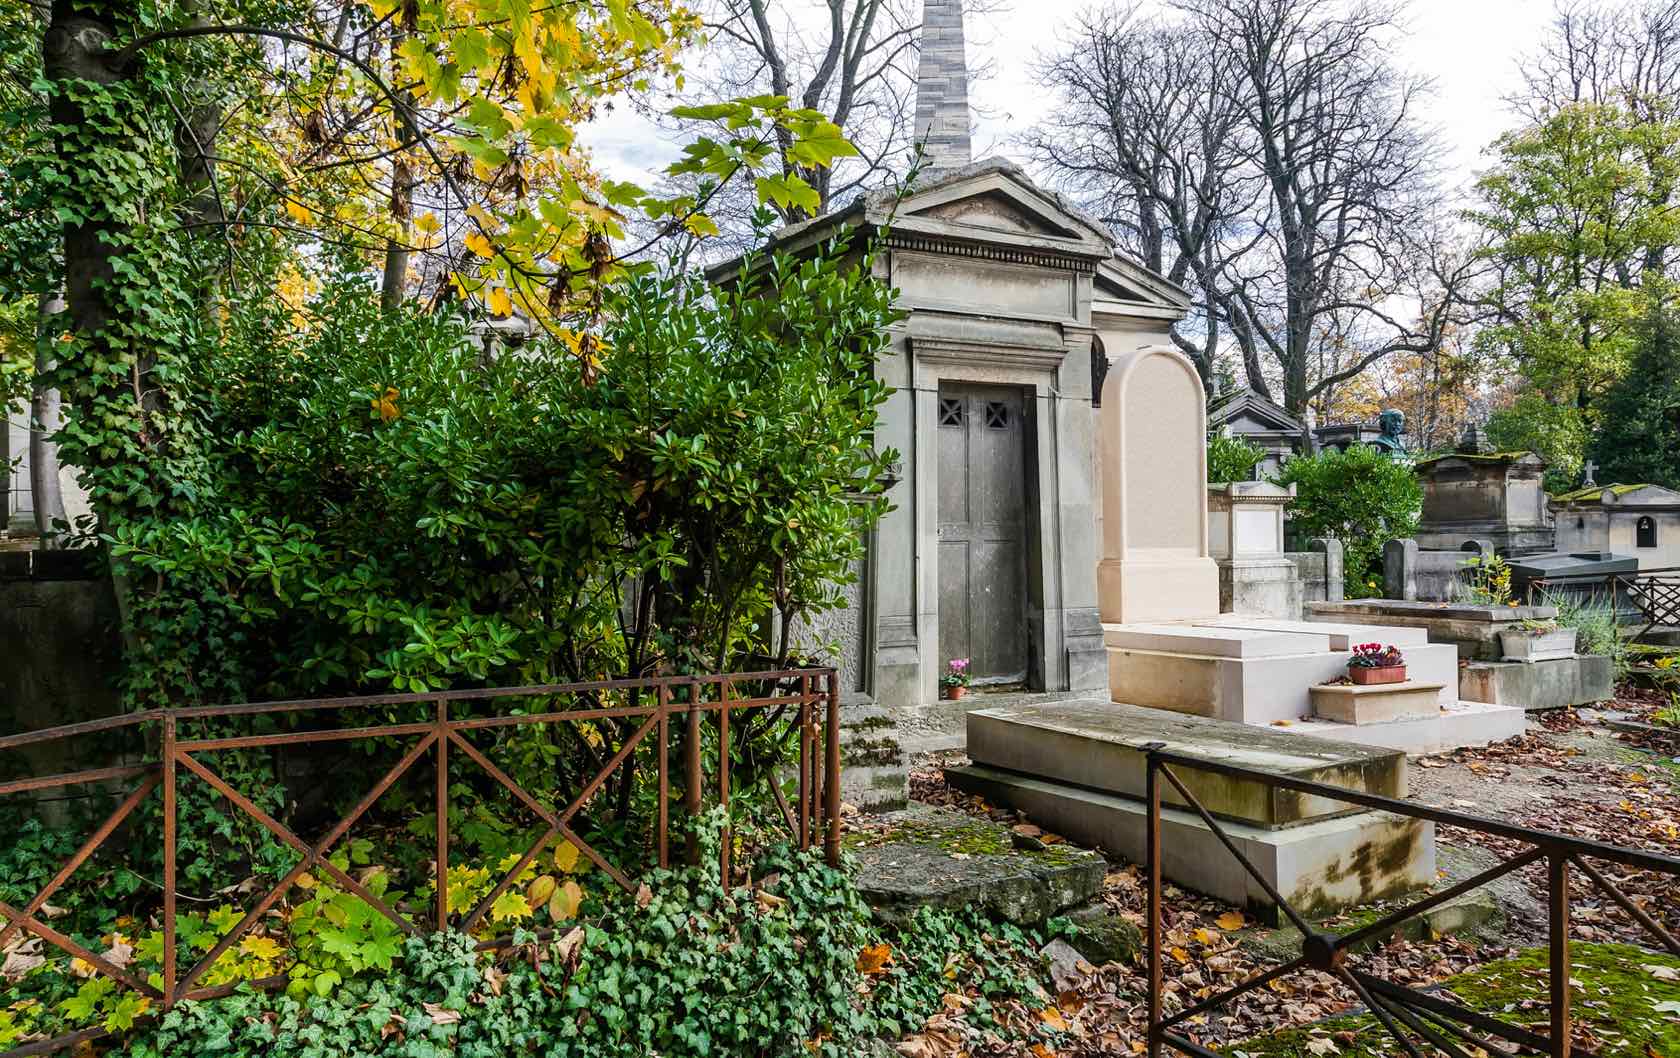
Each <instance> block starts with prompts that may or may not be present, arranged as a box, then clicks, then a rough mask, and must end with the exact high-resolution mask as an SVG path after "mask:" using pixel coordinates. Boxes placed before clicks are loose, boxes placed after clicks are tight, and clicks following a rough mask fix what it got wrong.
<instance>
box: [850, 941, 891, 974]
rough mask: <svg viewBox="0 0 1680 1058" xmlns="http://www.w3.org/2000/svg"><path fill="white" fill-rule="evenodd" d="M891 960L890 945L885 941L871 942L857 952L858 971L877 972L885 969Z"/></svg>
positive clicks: (865, 972)
mask: <svg viewBox="0 0 1680 1058" xmlns="http://www.w3.org/2000/svg"><path fill="white" fill-rule="evenodd" d="M890 962H892V945H891V944H888V943H886V942H885V941H883V942H881V943H880V944H871V945H869V946H868V947H866V948H864V949H863V950H862V951H860V952H858V957H857V968H858V973H864V974H878V973H882V972H884V971H885V970H886V968H887V964H888V963H890Z"/></svg>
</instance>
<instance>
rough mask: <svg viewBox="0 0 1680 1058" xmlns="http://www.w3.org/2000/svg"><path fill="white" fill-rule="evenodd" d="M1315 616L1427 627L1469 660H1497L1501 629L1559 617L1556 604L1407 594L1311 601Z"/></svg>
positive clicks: (1338, 621) (1433, 639) (1342, 621)
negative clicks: (1492, 602) (1432, 598)
mask: <svg viewBox="0 0 1680 1058" xmlns="http://www.w3.org/2000/svg"><path fill="white" fill-rule="evenodd" d="M1306 610H1307V619H1308V620H1309V621H1314V622H1318V621H1324V622H1330V623H1336V624H1345V623H1348V622H1360V621H1369V622H1371V623H1374V624H1384V625H1403V626H1410V627H1413V628H1423V629H1427V630H1428V632H1429V639H1430V642H1432V643H1452V644H1454V645H1455V646H1457V647H1458V656H1459V657H1460V658H1464V659H1468V660H1476V659H1484V660H1488V661H1497V660H1498V659H1499V656H1500V655H1501V654H1502V653H1503V651H1502V649H1501V648H1500V645H1499V633H1500V632H1502V631H1505V630H1506V629H1510V628H1515V627H1516V626H1517V624H1518V623H1519V622H1521V621H1525V620H1536V621H1545V620H1550V619H1553V618H1555V617H1557V607H1555V606H1473V605H1470V604H1466V603H1444V602H1418V601H1415V600H1414V601H1408V600H1404V599H1352V600H1348V601H1346V602H1336V603H1331V602H1317V603H1309V604H1308V605H1307V607H1306Z"/></svg>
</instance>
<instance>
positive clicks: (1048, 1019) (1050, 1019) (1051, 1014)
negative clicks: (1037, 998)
mask: <svg viewBox="0 0 1680 1058" xmlns="http://www.w3.org/2000/svg"><path fill="white" fill-rule="evenodd" d="M1038 1017H1039V1020H1040V1021H1042V1022H1044V1023H1045V1024H1046V1025H1048V1026H1050V1027H1051V1028H1052V1029H1055V1030H1056V1031H1057V1032H1066V1031H1067V1030H1068V1023H1067V1019H1066V1018H1064V1017H1062V1012H1061V1011H1060V1010H1057V1009H1056V1008H1055V1007H1045V1008H1044V1009H1043V1010H1041V1011H1039V1012H1038Z"/></svg>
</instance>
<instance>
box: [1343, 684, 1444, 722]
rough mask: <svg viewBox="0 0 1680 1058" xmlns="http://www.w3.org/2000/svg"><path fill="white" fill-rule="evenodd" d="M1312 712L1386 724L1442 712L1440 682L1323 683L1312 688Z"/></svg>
mask: <svg viewBox="0 0 1680 1058" xmlns="http://www.w3.org/2000/svg"><path fill="white" fill-rule="evenodd" d="M1311 693H1312V706H1313V715H1314V716H1317V717H1320V718H1322V719H1325V720H1334V721H1336V722H1337V723H1339V724H1385V723H1388V722H1389V721H1390V720H1419V719H1422V718H1424V717H1431V716H1440V715H1441V703H1440V694H1441V684H1439V683H1419V682H1418V681H1416V680H1407V681H1406V682H1404V683H1379V684H1369V685H1366V686H1360V685H1359V684H1357V683H1346V684H1324V685H1321V686H1318V687H1314V688H1313V689H1312V692H1311Z"/></svg>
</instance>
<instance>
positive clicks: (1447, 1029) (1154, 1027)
mask: <svg viewBox="0 0 1680 1058" xmlns="http://www.w3.org/2000/svg"><path fill="white" fill-rule="evenodd" d="M1144 748H1145V749H1146V750H1147V753H1146V761H1147V763H1146V779H1145V794H1144V796H1145V798H1146V801H1147V806H1148V808H1147V823H1146V835H1145V841H1146V843H1147V844H1146V855H1147V858H1148V863H1147V865H1146V867H1147V874H1148V883H1147V887H1148V893H1147V908H1146V915H1145V917H1146V920H1147V921H1146V937H1145V947H1146V954H1147V959H1148V977H1149V1030H1148V1044H1149V1058H1159V1056H1160V1054H1161V1051H1162V1048H1163V1047H1170V1048H1172V1049H1173V1050H1175V1051H1177V1052H1179V1053H1181V1054H1188V1055H1192V1056H1194V1058H1219V1056H1218V1054H1217V1052H1215V1051H1213V1050H1210V1049H1209V1048H1207V1047H1205V1046H1202V1045H1201V1044H1199V1043H1197V1042H1195V1041H1194V1040H1191V1039H1189V1038H1188V1037H1186V1036H1185V1035H1184V1034H1183V1033H1182V1032H1181V1031H1178V1030H1179V1026H1181V1025H1183V1024H1184V1023H1186V1022H1187V1021H1189V1020H1190V1019H1192V1018H1195V1017H1197V1016H1200V1015H1204V1014H1207V1013H1209V1012H1210V1011H1213V1010H1215V1009H1217V1008H1219V1007H1221V1006H1223V1005H1225V1004H1226V1003H1228V1002H1230V1001H1231V1000H1233V999H1236V998H1238V997H1239V996H1242V995H1243V994H1245V993H1247V992H1251V991H1253V990H1254V989H1257V988H1264V987H1266V986H1267V985H1270V984H1271V983H1272V982H1274V981H1277V980H1279V979H1281V978H1284V977H1286V976H1288V975H1289V974H1292V973H1296V972H1297V971H1300V970H1305V969H1312V970H1318V971H1321V972H1323V973H1327V974H1331V975H1333V976H1334V977H1336V978H1337V979H1338V980H1339V981H1341V983H1342V984H1344V985H1346V986H1347V987H1348V988H1349V989H1350V990H1351V991H1352V992H1353V993H1354V994H1355V995H1357V996H1358V997H1359V1000H1360V1002H1361V1003H1363V1004H1364V1007H1365V1009H1367V1010H1369V1011H1370V1013H1371V1014H1372V1016H1373V1017H1375V1018H1376V1020H1377V1021H1378V1022H1379V1023H1380V1024H1381V1025H1382V1027H1383V1029H1384V1030H1386V1031H1387V1033H1388V1034H1389V1035H1390V1036H1392V1037H1393V1038H1394V1039H1395V1040H1397V1041H1398V1042H1399V1043H1400V1045H1401V1047H1402V1048H1404V1050H1405V1052H1406V1053H1407V1054H1408V1055H1410V1056H1411V1058H1424V1056H1425V1055H1426V1054H1441V1055H1446V1056H1447V1058H1472V1056H1476V1055H1502V1054H1510V1053H1512V1052H1511V1051H1509V1050H1506V1049H1505V1048H1503V1047H1500V1046H1498V1045H1496V1044H1495V1043H1493V1040H1494V1039H1498V1040H1502V1041H1505V1042H1506V1043H1508V1044H1512V1045H1515V1047H1516V1048H1517V1050H1518V1051H1520V1052H1529V1053H1535V1054H1543V1055H1549V1056H1551V1058H1571V1056H1581V1058H1586V1056H1588V1055H1589V1054H1590V1053H1591V1052H1589V1051H1587V1050H1585V1049H1581V1048H1574V1047H1572V1043H1571V1032H1572V1029H1571V1016H1570V995H1569V965H1570V962H1569V958H1570V957H1569V913H1570V883H1571V869H1572V868H1573V869H1574V870H1576V871H1579V872H1580V874H1581V875H1583V876H1585V878H1586V879H1587V880H1588V881H1590V882H1591V883H1592V884H1593V885H1594V886H1596V887H1597V888H1598V889H1599V890H1601V891H1602V892H1603V893H1604V894H1605V895H1606V896H1608V897H1609V898H1610V899H1611V900H1612V901H1613V902H1614V903H1615V904H1616V905H1617V906H1618V907H1620V908H1621V909H1622V910H1623V911H1625V912H1627V914H1628V915H1629V916H1630V917H1632V918H1633V920H1634V921H1635V922H1637V923H1638V924H1639V925H1640V926H1641V927H1643V929H1644V930H1645V931H1646V932H1647V933H1648V934H1649V935H1650V936H1651V937H1652V939H1654V940H1655V941H1656V942H1657V943H1659V944H1660V945H1662V947H1664V948H1666V949H1667V950H1668V951H1670V952H1671V953H1673V954H1675V955H1680V939H1676V938H1675V936H1674V935H1673V934H1672V933H1670V932H1669V931H1668V930H1667V929H1665V928H1664V927H1663V926H1662V925H1661V924H1660V923H1658V922H1657V921H1656V919H1655V918H1654V917H1652V916H1651V915H1650V914H1649V913H1648V912H1647V911H1646V910H1645V909H1644V908H1641V907H1640V906H1639V905H1638V904H1636V903H1634V902H1633V901H1632V900H1631V899H1629V898H1628V896H1627V894H1625V893H1623V892H1622V891H1621V890H1620V889H1619V888H1617V886H1616V885H1615V883H1614V882H1612V881H1611V880H1610V879H1609V878H1608V877H1606V876H1605V874H1604V872H1603V871H1601V870H1600V869H1599V868H1597V867H1595V866H1594V865H1593V861H1599V862H1603V863H1613V864H1617V865H1619V866H1622V867H1629V868H1633V869H1635V870H1644V871H1654V872H1657V873H1659V874H1663V875H1666V876H1669V877H1672V878H1674V879H1676V881H1680V859H1676V858H1674V857H1670V856H1663V855H1659V854H1656V853H1651V852H1645V851H1642V850H1639V849H1629V848H1622V847H1620V846H1617V845H1608V844H1605V843H1603V842H1597V841H1586V840H1583V839H1581V838H1574V837H1570V836H1568V835H1566V834H1555V833H1552V832H1549V831H1544V830H1534V829H1532V828H1529V827H1521V826H1516V825H1513V824H1510V823H1504V822H1500V821H1499V820H1494V819H1485V818H1482V817H1480V816H1473V815H1467V814H1465V813H1463V812H1453V811H1449V810H1446V809H1440V808H1433V807H1430V806H1428V805H1419V804H1414V803H1412V802H1410V801H1400V800H1396V799H1394V798H1391V797H1383V796H1380V795H1376V794H1368V793H1361V792H1357V791H1353V790H1348V789H1344V788H1342V787H1339V786H1330V785H1327V784H1325V783H1319V782H1312V781H1310V780H1304V779H1296V778H1291V777H1287V776H1283V775H1277V774H1273V773H1271V772H1264V771H1257V770H1255V769H1253V768H1245V767H1241V766H1238V765H1232V764H1224V763H1220V762H1216V761H1209V760H1205V759H1201V758H1195V757H1187V756H1183V755H1180V754H1176V753H1172V752H1169V751H1167V750H1166V749H1165V743H1160V742H1156V743H1151V744H1149V745H1148V746H1146V747H1144ZM1175 766H1176V767H1180V768H1184V769H1187V770H1194V771H1197V772H1204V773H1209V774H1214V775H1222V776H1226V777H1228V778H1233V779H1240V780H1244V781H1250V782H1258V783H1262V784H1264V785H1265V786H1267V787H1268V788H1271V789H1279V790H1291V791H1294V792H1296V793H1300V794H1306V795H1309V796H1313V797H1322V798H1326V799H1328V800H1332V801H1339V802H1342V803H1344V804H1349V805H1357V806H1359V807H1362V808H1373V809H1377V810H1379V811H1383V812H1389V813H1393V814H1394V815H1399V816H1406V817H1409V818H1412V819H1420V820H1425V821H1427V822H1431V823H1438V824H1445V825H1449V826H1455V827H1462V828H1464V829H1466V830H1473V831H1479V832H1481V833H1484V834H1489V835H1494V836H1497V837H1502V838H1508V839H1513V840H1515V841H1517V842H1521V843H1522V844H1524V845H1526V846H1528V847H1527V848H1526V849H1525V850H1523V851H1522V852H1520V853H1518V854H1516V855H1514V856H1512V857H1511V858H1509V859H1507V860H1505V861H1504V862H1502V863H1499V864H1497V865H1495V866H1493V867H1490V868H1488V869H1487V870H1485V871H1482V872H1481V873H1479V874H1477V875H1475V876H1474V877H1472V878H1467V879H1465V880H1464V881H1462V882H1459V883H1457V884H1455V885H1452V886H1449V887H1448V888H1446V889H1442V890H1439V891H1437V892H1434V893H1431V894H1430V895H1428V896H1425V897H1422V898H1420V899H1418V900H1417V901H1415V902H1414V903H1411V904H1408V905H1407V906H1405V907H1401V908H1399V909H1397V910H1395V911H1393V912H1392V913H1390V914H1387V915H1384V916H1383V917H1382V918H1381V919H1379V920H1377V921H1376V922H1372V923H1370V924H1368V925H1365V926H1361V927H1359V928H1358V929H1354V930H1352V931H1350V932H1347V933H1342V934H1337V933H1331V932H1327V931H1324V930H1321V929H1318V928H1315V927H1314V926H1313V924H1312V923H1310V922H1308V921H1307V920H1306V919H1305V918H1304V917H1303V916H1302V915H1301V914H1300V913H1299V912H1298V911H1296V910H1295V908H1293V907H1292V906H1290V904H1289V901H1287V900H1286V899H1284V897H1283V896H1282V895H1281V894H1280V893H1278V891H1277V889H1276V887H1275V886H1273V885H1272V884H1271V882H1269V881H1268V880H1267V879H1266V876H1265V875H1264V874H1263V873H1262V872H1261V871H1259V870H1258V869H1256V868H1255V866H1254V864H1253V863H1252V862H1251V861H1250V860H1249V858H1248V857H1247V856H1245V855H1243V853H1242V850H1241V849H1240V848H1239V847H1238V846H1237V844H1236V843H1235V842H1234V841H1233V840H1232V838H1231V836H1230V835H1229V834H1228V833H1227V832H1226V830H1225V828H1224V827H1223V826H1221V825H1220V823H1219V821H1218V820H1217V819H1215V818H1214V816H1213V815H1212V814H1211V813H1210V812H1208V810H1207V809H1206V808H1205V807H1204V806H1203V805H1202V803H1201V801H1199V800H1197V798H1196V796H1195V795H1194V794H1192V793H1191V792H1190V790H1189V789H1187V788H1186V786H1185V784H1184V783H1183V782H1182V781H1181V780H1180V779H1179V777H1178V776H1177V775H1175V774H1174V773H1173V768H1174V767H1175ZM1163 780H1164V782H1165V784H1166V785H1168V786H1171V787H1172V789H1173V790H1175V791H1176V792H1177V793H1178V795H1179V796H1180V797H1182V798H1183V800H1184V803H1185V804H1186V805H1187V806H1188V807H1189V808H1190V809H1191V810H1192V811H1194V812H1195V813H1196V815H1197V816H1199V817H1200V818H1201V820H1202V822H1204V823H1206V824H1207V826H1208V827H1209V829H1211V830H1212V832H1213V834H1214V836H1215V837H1216V838H1218V839H1219V842H1220V844H1222V845H1223V846H1224V847H1225V849H1226V850H1227V851H1228V852H1230V854H1231V855H1232V856H1234V857H1236V860H1237V862H1238V863H1239V864H1240V865H1241V866H1242V868H1243V870H1245V871H1246V872H1247V873H1248V875H1249V876H1250V877H1252V878H1253V879H1254V880H1255V882H1256V883H1257V884H1258V885H1259V886H1260V888H1261V889H1262V890H1263V891H1264V892H1265V893H1266V895H1267V896H1268V897H1269V898H1270V899H1271V901H1272V903H1274V904H1275V905H1276V906H1277V908H1278V910H1279V911H1280V912H1282V914H1283V916H1284V917H1285V918H1286V919H1287V920H1288V921H1289V923H1290V924H1291V925H1293V926H1294V927H1295V928H1296V929H1298V930H1299V931H1300V933H1301V938H1302V939H1301V954H1300V955H1299V956H1297V957H1295V958H1294V959H1291V960H1290V961H1288V962H1286V963H1283V964H1281V965H1278V966H1275V967H1272V968H1271V969H1269V970H1266V971H1263V972H1261V973H1258V974H1255V975H1254V976H1252V977H1250V978H1248V979H1247V980H1245V981H1242V982H1240V983H1238V984H1236V985H1233V986H1231V987H1230V988H1226V989H1224V990H1222V991H1220V992H1218V993H1216V994H1215V995H1212V996H1209V997H1207V998H1206V999H1203V1000H1201V1001H1200V1002H1197V1003H1195V1004H1192V1005H1191V1006H1188V1007H1185V1008H1184V1009H1183V1010H1180V1011H1178V1012H1176V1013H1174V1014H1172V1015H1171V1016H1167V1015H1166V1014H1165V1012H1164V1010H1163V1002H1164V997H1165V994H1164V991H1163V987H1162V985H1163V980H1162V935H1163V929H1162V914H1161V912H1162V903H1161V886H1162V878H1161V795H1162V790H1163ZM1538 863H1544V864H1545V865H1546V879H1547V882H1546V890H1547V901H1546V902H1547V909H1548V915H1547V918H1548V941H1549V948H1550V951H1549V954H1548V964H1547V972H1548V988H1549V1000H1550V1001H1549V1004H1548V1016H1549V1029H1550V1031H1549V1032H1548V1033H1547V1034H1545V1035H1542V1034H1540V1033H1538V1032H1534V1031H1532V1030H1531V1029H1529V1028H1527V1027H1524V1026H1519V1025H1512V1024H1509V1023H1507V1022H1505V1021H1502V1020H1500V1019H1498V1018H1494V1017H1491V1016H1489V1015H1487V1014H1484V1013H1482V1012H1480V1011H1476V1010H1471V1009H1469V1008H1468V1007H1466V1006H1464V1005H1463V1004H1461V1003H1456V1002H1453V1001H1452V1000H1451V999H1448V998H1446V997H1444V996H1442V995H1439V994H1435V993H1432V992H1429V991H1423V990H1419V989H1416V988H1411V987H1407V986H1403V985H1400V984H1396V983H1394V982H1392V981H1387V980H1384V979H1382V978H1379V977H1376V976H1373V975H1371V974H1368V973H1365V972H1363V971H1361V970H1359V969H1357V968H1355V967H1352V966H1350V965H1348V963H1347V956H1348V954H1349V952H1350V951H1352V950H1354V949H1356V948H1357V947H1358V946H1360V945H1362V944H1365V943H1367V942H1369V941H1372V940H1376V939H1380V938H1383V937H1385V936H1388V935H1389V934H1391V933H1393V932H1394V930H1395V929H1396V928H1397V927H1398V926H1400V925H1401V924H1402V923H1404V922H1406V921H1407V920H1409V919H1413V918H1416V917H1417V916H1418V915H1421V914H1423V913H1424V912H1427V911H1429V910H1431V909H1433V908H1436V907H1439V906H1440V905H1442V904H1444V903H1446V902H1447V901H1449V900H1452V899H1454V898H1456V897H1459V896H1462V895H1463V894H1465V893H1468V892H1470V891H1471V890H1474V889H1478V888H1480V887H1482V886H1484V885H1487V884H1488V883H1490V882H1492V881H1495V880H1496V879H1498V878H1502V877H1504V876H1505V875H1508V874H1511V873H1512V872H1514V871H1519V870H1522V869H1523V868H1525V867H1528V866H1530V865H1531V864H1538ZM1420 1046H1421V1049H1420Z"/></svg>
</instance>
